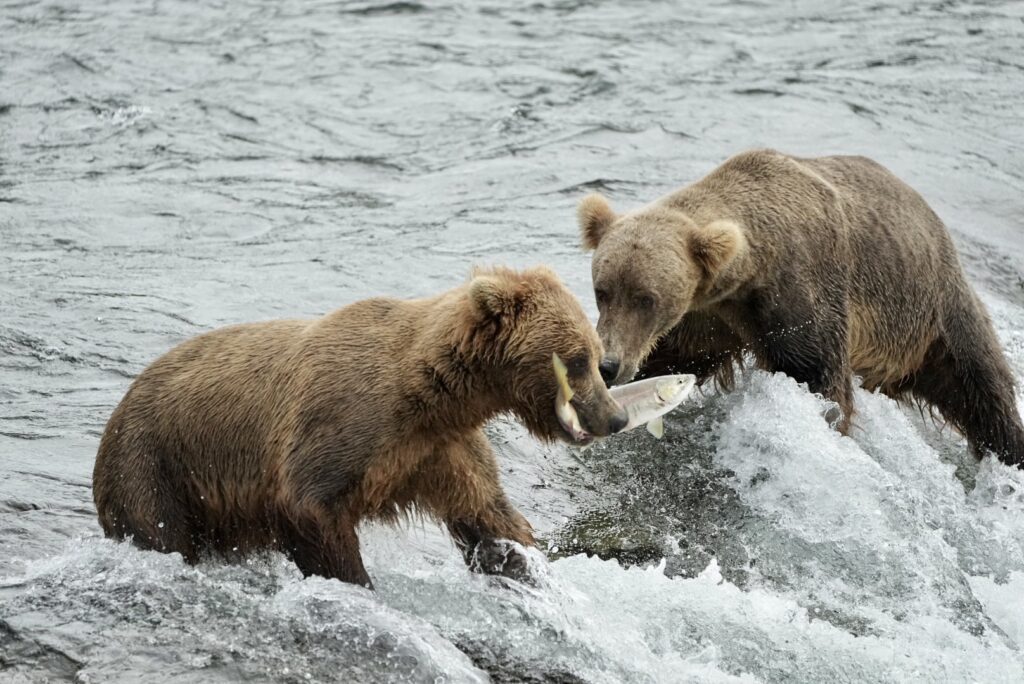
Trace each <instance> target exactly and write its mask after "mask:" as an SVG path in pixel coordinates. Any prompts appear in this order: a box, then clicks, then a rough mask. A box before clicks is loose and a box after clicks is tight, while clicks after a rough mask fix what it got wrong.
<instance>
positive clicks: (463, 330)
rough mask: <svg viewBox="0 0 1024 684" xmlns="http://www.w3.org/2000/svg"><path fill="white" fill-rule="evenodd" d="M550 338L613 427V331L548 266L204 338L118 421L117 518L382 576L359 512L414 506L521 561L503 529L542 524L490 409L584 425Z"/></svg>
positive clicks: (103, 462) (202, 546) (213, 543)
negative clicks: (513, 472)
mask: <svg viewBox="0 0 1024 684" xmlns="http://www.w3.org/2000/svg"><path fill="white" fill-rule="evenodd" d="M552 352H555V353H557V354H559V355H560V356H561V357H562V358H563V359H565V360H566V361H567V362H568V363H569V366H570V368H571V369H574V372H573V373H572V374H571V375H570V382H571V384H572V386H573V389H574V390H575V392H576V397H575V398H574V400H573V404H574V406H575V408H576V410H577V413H578V414H579V416H580V420H581V422H582V424H583V425H584V427H585V428H586V429H587V430H589V431H590V432H591V434H594V435H606V434H608V432H609V427H608V426H609V425H610V424H612V423H613V419H614V418H615V417H616V416H618V417H620V418H621V414H622V409H621V408H620V407H619V406H618V405H617V404H616V403H615V402H614V400H612V398H611V397H610V395H609V394H608V391H607V389H606V388H605V385H604V382H603V381H602V380H601V377H600V375H599V372H598V366H597V364H598V362H599V361H600V359H601V356H602V353H603V352H602V348H601V343H600V341H599V340H598V337H597V334H596V332H595V331H594V329H593V326H592V325H591V324H590V322H589V321H588V320H587V317H586V315H585V314H584V312H583V310H582V309H581V307H580V305H579V302H578V301H577V300H576V299H575V297H573V296H572V294H571V293H569V292H568V290H566V288H565V287H564V286H563V285H562V284H561V282H560V281H559V280H558V279H557V278H556V276H555V275H554V274H552V273H551V272H550V271H548V270H546V269H542V268H538V269H533V270H529V271H525V272H521V273H520V272H515V271H510V270H506V269H494V270H488V271H481V272H477V273H476V274H475V275H474V277H473V278H472V279H471V280H470V281H469V282H468V283H467V284H465V285H463V286H461V287H459V288H457V289H455V290H452V291H450V292H447V293H444V294H442V295H439V296H437V297H433V298H431V299H422V300H415V301H397V300H392V299H370V300H366V301H363V302H359V303H356V304H353V305H351V306H348V307H345V308H343V309H340V310H338V311H335V312H333V313H330V314H328V315H326V316H324V317H323V318H320V319H317V320H313V321H299V320H290V321H273V322H268V323H254V324H249V325H238V326H234V327H229V328H223V329H220V330H215V331H213V332H210V333H207V334H205V335H201V336H199V337H196V338H194V339H192V340H189V341H187V342H185V343H183V344H181V345H180V346H178V347H176V348H175V349H173V350H172V351H170V352H169V353H168V354H166V355H165V356H163V357H162V358H160V359H158V360H157V361H156V362H155V363H153V365H151V366H150V367H149V368H147V369H146V370H145V371H144V372H143V373H142V374H141V375H140V376H139V377H138V378H137V379H136V380H135V382H134V383H133V384H132V386H131V388H130V389H129V390H128V393H127V395H126V396H125V397H124V399H123V400H122V402H121V404H120V405H119V406H118V407H117V409H116V410H115V411H114V414H113V416H112V417H111V418H110V422H109V423H108V425H107V428H106V431H105V433H104V435H103V439H102V441H101V443H100V448H99V453H98V455H97V458H96V467H95V472H94V475H93V494H94V498H95V501H96V508H97V511H98V512H99V519H100V523H101V524H102V526H103V529H104V531H105V532H106V533H107V535H109V536H113V537H118V538H123V537H128V536H130V537H132V539H133V541H134V542H135V543H136V544H137V545H139V546H142V547H144V548H150V549H157V550H160V551H177V552H179V553H181V554H182V555H183V556H184V557H185V558H186V559H188V560H189V561H191V562H194V561H196V560H198V559H199V558H200V556H201V555H202V554H203V553H204V552H207V551H216V552H222V553H227V554H229V555H230V554H232V553H236V554H244V553H246V552H248V551H251V550H254V549H261V548H273V549H279V550H281V551H283V552H285V553H287V554H289V555H290V556H291V558H292V559H293V560H294V561H295V563H296V564H297V565H298V566H299V568H300V569H301V570H302V571H303V572H304V573H306V574H317V575H322V576H325V577H336V578H339V579H342V580H345V581H348V582H355V583H358V584H363V585H367V586H369V585H370V579H369V577H368V576H367V574H366V571H365V569H364V568H363V563H362V559H361V558H360V554H359V542H358V539H357V538H356V531H355V529H356V525H358V523H359V522H360V521H361V520H364V519H376V520H384V521H388V522H394V521H396V520H398V519H399V518H400V517H401V516H402V515H403V514H405V513H406V512H408V511H409V510H410V509H411V508H412V507H414V506H415V507H416V508H417V509H418V510H419V511H421V512H423V513H426V514H428V515H430V516H432V517H434V518H436V519H438V520H440V521H442V522H443V523H444V524H445V525H446V526H447V528H448V530H449V531H450V533H451V534H452V536H453V537H454V539H455V541H456V543H457V545H458V546H459V547H460V549H462V551H463V553H464V554H465V556H466V560H467V563H474V562H475V563H476V564H477V565H478V566H479V567H477V568H476V569H480V570H483V571H487V572H501V571H503V569H504V570H506V571H507V569H508V568H507V567H505V563H504V561H505V560H507V558H505V557H504V554H502V553H497V554H495V553H493V550H494V548H495V545H496V542H495V540H498V539H508V540H513V541H515V542H518V543H520V544H523V545H531V544H533V535H532V533H531V529H530V525H529V523H527V521H526V519H525V518H523V516H522V515H520V514H519V513H518V512H517V511H516V510H515V509H514V508H513V507H512V505H511V504H510V503H509V501H508V499H507V498H506V497H505V494H504V492H503V491H502V489H501V485H500V484H499V479H498V468H497V464H496V462H495V458H494V454H493V452H492V451H491V447H490V444H489V443H488V441H487V439H486V437H485V436H484V433H483V430H482V426H483V424H484V423H485V421H487V420H488V419H489V418H491V417H493V416H495V415H496V414H499V413H502V412H510V413H512V414H514V415H515V416H517V417H518V418H519V419H520V420H521V421H522V422H523V423H524V424H525V425H526V427H527V428H528V429H529V430H530V431H531V432H532V433H533V434H534V435H536V436H537V437H540V438H541V439H546V440H548V439H555V438H561V439H568V437H567V435H566V434H565V432H564V430H563V429H562V428H561V426H560V425H559V423H558V421H557V419H556V417H555V413H554V401H555V396H556V393H557V386H556V381H555V378H554V373H553V371H552V367H551V354H552ZM622 422H624V418H622ZM488 558H490V562H489V561H487V559H488ZM489 563H490V564H489Z"/></svg>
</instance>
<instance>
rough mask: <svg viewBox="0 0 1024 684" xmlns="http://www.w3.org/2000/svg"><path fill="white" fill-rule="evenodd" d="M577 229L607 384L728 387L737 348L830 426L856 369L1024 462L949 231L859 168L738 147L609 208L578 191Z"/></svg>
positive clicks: (992, 344)
mask: <svg viewBox="0 0 1024 684" xmlns="http://www.w3.org/2000/svg"><path fill="white" fill-rule="evenodd" d="M579 221H580V227H581V231H582V234H583V243H584V246H585V247H587V248H588V249H593V250H595V252H594V257H593V262H592V270H593V279H594V287H595V292H596V293H597V294H598V295H599V296H598V307H599V309H600V312H601V317H600V320H599V322H598V332H599V334H600V335H601V338H602V341H603V343H604V345H605V348H606V350H607V353H609V354H611V355H616V356H618V357H620V358H621V359H622V370H621V371H620V374H619V377H618V378H617V381H619V382H622V381H625V380H626V379H627V378H628V377H631V376H632V375H633V373H634V372H636V371H637V370H639V371H640V372H641V373H642V374H658V373H664V372H668V371H676V372H692V373H695V374H696V375H698V376H699V378H700V379H701V380H702V381H704V380H707V379H709V378H715V379H716V380H717V381H718V382H719V383H720V384H721V385H723V386H725V387H726V388H729V387H731V385H732V381H733V372H734V367H735V366H734V364H736V363H742V361H743V358H744V357H745V356H746V355H748V354H749V355H751V356H752V357H753V358H754V360H755V361H756V363H757V365H758V366H760V367H762V368H765V369H767V370H770V371H781V372H785V373H787V374H789V375H791V376H792V377H794V378H796V379H797V380H799V381H802V382H806V383H807V384H808V386H809V388H810V389H811V390H812V391H814V392H818V393H821V394H823V395H824V396H826V397H828V398H829V399H832V400H834V401H835V402H837V403H838V404H839V406H840V408H841V409H842V413H843V415H842V418H841V420H840V421H839V423H838V426H839V428H840V430H842V431H843V432H845V431H846V430H847V429H848V428H849V425H850V419H851V417H852V416H853V395H852V386H851V378H852V376H853V375H854V374H856V375H859V376H861V378H862V379H863V384H864V387H865V388H867V389H869V390H874V389H879V390H881V391H882V392H884V393H886V394H887V395H889V396H892V397H896V398H898V399H901V400H914V401H918V402H923V403H924V404H926V405H928V406H929V407H933V408H936V409H938V411H939V412H940V413H941V415H942V416H943V417H944V418H945V420H946V421H948V422H949V423H950V424H952V425H953V426H954V427H955V428H956V429H958V430H959V431H960V432H961V433H963V434H964V435H966V437H967V438H968V440H969V441H970V443H971V445H972V447H973V449H974V451H975V453H977V454H978V455H979V456H980V455H981V454H983V453H984V452H985V451H989V450H991V451H993V452H995V453H996V454H997V455H998V457H999V458H1000V459H1001V460H1002V461H1003V462H1005V463H1009V464H1014V465H1020V464H1021V463H1022V461H1024V427H1022V425H1021V420H1020V414H1019V413H1018V411H1017V407H1016V400H1015V397H1014V380H1013V376H1012V373H1011V371H1010V369H1009V367H1008V365H1007V364H1006V361H1005V359H1004V357H1003V355H1002V351H1001V349H1000V348H999V344H998V340H997V339H996V336H995V333H994V331H993V328H992V324H991V322H990V320H989V318H988V314H987V313H986V311H985V309H984V307H983V305H982V304H981V302H980V301H979V299H978V298H977V296H976V295H975V294H974V292H973V291H972V290H971V288H970V286H969V285H968V283H967V281H966V278H965V276H964V273H963V270H962V269H961V266H960V263H959V260H958V258H957V254H956V251H955V249H954V247H953V243H952V241H951V239H950V236H949V233H948V231H947V230H946V227H945V226H944V225H943V223H942V221H941V220H940V219H939V218H938V216H936V215H935V213H934V212H933V211H932V210H931V208H930V207H929V206H928V205H927V204H926V203H925V201H924V199H923V198H922V197H921V196H920V195H919V194H917V192H915V191H914V190H913V189H911V188H910V187H909V186H907V185H906V184H904V183H903V182H902V181H900V180H899V179H898V178H896V177H895V176H893V175H892V174H891V173H890V172H889V171H887V170H886V169H885V168H883V167H882V166H880V165H879V164H877V163H875V162H874V161H872V160H870V159H866V158H864V157H822V158H816V159H801V158H796V157H791V156H788V155H784V154H780V153H778V152H775V151H772V150H755V151H750V152H744V153H741V154H739V155H736V156H735V157H732V158H731V159H729V160H727V161H726V162H725V163H724V164H722V165H721V166H720V167H718V168H717V169H715V170H714V171H712V172H711V173H710V174H709V175H708V176H706V177H705V178H703V179H701V180H700V181H698V182H696V183H694V184H692V185H690V186H687V187H685V188H683V189H681V190H678V191H676V192H673V193H671V194H669V195H667V196H665V197H662V198H660V199H658V200H656V201H655V202H653V203H652V204H650V205H647V206H645V207H642V208H640V209H638V210H636V211H632V212H629V213H626V214H622V215H617V214H615V212H614V211H612V209H611V208H610V207H609V206H608V203H607V201H606V200H605V199H604V198H603V197H600V196H598V195H591V196H589V197H587V198H584V200H583V201H582V202H581V204H580V209H579ZM645 297H649V298H650V300H647V301H648V303H649V302H650V301H653V302H654V305H653V306H645V305H644V302H645V299H644V298H645Z"/></svg>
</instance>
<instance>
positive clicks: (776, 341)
mask: <svg viewBox="0 0 1024 684" xmlns="http://www.w3.org/2000/svg"><path fill="white" fill-rule="evenodd" d="M772 300H773V303H775V302H785V303H786V305H787V306H786V307H777V306H771V307H767V306H764V305H762V308H761V309H760V314H761V319H760V321H759V323H760V325H759V326H758V329H757V330H756V332H755V336H754V339H753V340H752V345H751V346H752V347H753V350H754V354H755V356H756V357H757V359H758V362H759V365H761V367H762V368H764V369H765V370H767V371H771V372H773V373H785V374H786V375H788V376H790V377H791V378H793V379H794V380H796V381H797V382H805V383H807V388H808V389H809V390H810V391H811V392H814V393H816V394H820V395H822V396H823V397H825V398H826V399H829V400H831V401H834V402H836V403H837V404H838V405H839V411H840V412H841V415H839V416H835V417H834V418H833V416H831V415H828V416H826V418H827V419H828V420H829V422H834V423H835V425H836V429H837V430H838V431H839V432H840V433H841V434H844V435H845V434H847V432H848V431H849V429H850V422H851V420H852V418H853V383H852V372H851V370H850V359H849V353H848V351H847V349H848V342H847V326H848V322H847V319H846V311H847V309H846V303H845V300H844V299H843V298H842V297H839V296H837V300H838V301H832V302H830V306H829V308H827V309H822V308H815V307H813V306H811V305H810V304H808V303H806V302H804V301H803V300H802V299H801V298H799V297H793V296H788V297H782V296H779V297H774V298H772Z"/></svg>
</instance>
